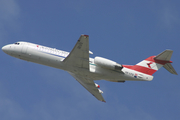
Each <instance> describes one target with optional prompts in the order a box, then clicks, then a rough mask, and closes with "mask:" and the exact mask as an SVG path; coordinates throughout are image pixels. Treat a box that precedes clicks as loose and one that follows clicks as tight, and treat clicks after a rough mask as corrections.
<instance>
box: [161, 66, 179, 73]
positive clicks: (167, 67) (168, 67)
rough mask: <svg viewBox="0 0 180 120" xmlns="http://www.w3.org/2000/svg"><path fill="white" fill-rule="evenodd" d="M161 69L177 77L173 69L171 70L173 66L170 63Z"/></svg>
mask: <svg viewBox="0 0 180 120" xmlns="http://www.w3.org/2000/svg"><path fill="white" fill-rule="evenodd" d="M163 67H164V68H165V69H166V70H167V71H169V72H170V73H172V74H175V75H178V74H177V72H176V71H175V69H174V68H173V66H172V65H171V63H166V64H165V65H164V66H163Z"/></svg>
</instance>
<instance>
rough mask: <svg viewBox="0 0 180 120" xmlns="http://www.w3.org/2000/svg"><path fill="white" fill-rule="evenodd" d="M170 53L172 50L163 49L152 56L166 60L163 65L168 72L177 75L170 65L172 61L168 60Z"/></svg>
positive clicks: (155, 58)
mask: <svg viewBox="0 0 180 120" xmlns="http://www.w3.org/2000/svg"><path fill="white" fill-rule="evenodd" d="M172 53H173V51H172V50H165V51H163V52H162V53H160V54H159V55H157V56H156V57H154V60H161V61H166V62H167V63H166V64H165V65H163V67H164V68H165V69H166V70H167V71H169V72H170V73H172V74H175V75H177V72H176V71H175V69H174V68H173V66H172V65H171V63H172V61H170V59H171V56H172ZM168 62H169V63H168Z"/></svg>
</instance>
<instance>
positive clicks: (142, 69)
mask: <svg viewBox="0 0 180 120" xmlns="http://www.w3.org/2000/svg"><path fill="white" fill-rule="evenodd" d="M123 67H125V68H128V69H131V70H135V71H138V72H141V73H144V74H148V75H152V74H154V73H155V72H156V71H157V70H154V69H151V68H147V67H143V66H139V65H134V66H131V65H123Z"/></svg>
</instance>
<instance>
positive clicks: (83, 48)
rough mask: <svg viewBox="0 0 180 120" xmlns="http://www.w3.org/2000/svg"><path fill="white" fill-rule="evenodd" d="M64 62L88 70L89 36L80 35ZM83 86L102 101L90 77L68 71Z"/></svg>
mask: <svg viewBox="0 0 180 120" xmlns="http://www.w3.org/2000/svg"><path fill="white" fill-rule="evenodd" d="M63 62H65V64H67V65H69V66H72V67H74V68H83V69H86V70H88V71H89V36H88V35H81V36H80V38H79V39H78V41H77V43H76V45H75V46H74V48H73V49H72V51H71V52H70V54H69V55H68V56H67V57H66V58H65V59H64V61H63ZM69 73H70V74H71V75H72V76H73V77H74V78H75V79H76V80H77V81H78V82H79V83H80V84H81V85H82V86H83V87H84V88H86V89H87V90H88V91H89V92H90V93H91V94H92V95H93V96H95V97H96V98H97V99H98V100H100V101H103V102H105V101H104V98H103V97H102V95H101V93H99V90H98V88H97V87H96V86H95V83H94V81H93V80H92V79H90V78H87V77H85V75H83V74H81V75H79V74H77V73H76V74H75V73H72V72H69Z"/></svg>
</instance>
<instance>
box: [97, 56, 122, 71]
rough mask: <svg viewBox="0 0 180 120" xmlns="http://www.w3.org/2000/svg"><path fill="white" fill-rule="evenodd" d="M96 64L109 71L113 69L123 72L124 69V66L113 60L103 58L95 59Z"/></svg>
mask: <svg viewBox="0 0 180 120" xmlns="http://www.w3.org/2000/svg"><path fill="white" fill-rule="evenodd" d="M94 63H95V64H96V65H97V66H100V67H103V68H107V69H112V70H121V69H122V68H123V66H122V65H120V64H118V63H116V62H114V61H112V60H109V59H106V58H102V57H95V59H94Z"/></svg>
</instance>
